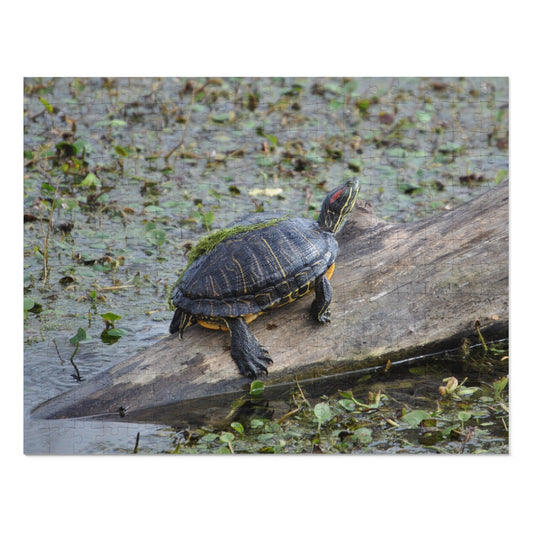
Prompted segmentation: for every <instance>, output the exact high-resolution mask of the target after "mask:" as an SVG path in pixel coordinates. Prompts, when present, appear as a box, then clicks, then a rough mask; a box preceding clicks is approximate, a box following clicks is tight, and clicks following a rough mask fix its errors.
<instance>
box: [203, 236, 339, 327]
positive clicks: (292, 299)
mask: <svg viewBox="0 0 533 533" xmlns="http://www.w3.org/2000/svg"><path fill="white" fill-rule="evenodd" d="M263 240H264V239H263ZM265 242H266V241H265ZM267 244H268V243H267ZM269 248H270V246H269ZM239 267H240V265H239ZM280 268H281V266H280ZM334 270H335V263H333V264H332V265H331V266H330V267H329V268H328V269H327V270H326V272H325V273H324V275H325V276H326V278H328V279H330V278H331V276H332V275H333V271H334ZM310 287H311V283H310V282H309V283H307V290H306V291H305V292H304V293H302V294H298V293H297V292H296V293H293V294H288V295H287V296H285V297H284V298H282V300H281V301H280V302H278V303H277V304H276V305H273V306H272V307H271V308H276V307H282V306H284V305H286V304H288V303H291V302H295V301H296V300H298V299H300V298H301V297H302V296H306V295H307V294H308V293H310V292H312V290H311V288H310ZM313 290H314V289H313ZM295 295H296V296H295ZM262 314H263V313H262V312H260V313H250V314H248V315H244V316H243V318H244V320H245V321H246V323H247V324H249V323H250V322H252V321H254V320H255V319H256V318H257V317H258V316H259V315H262ZM197 322H198V324H200V326H202V327H204V328H207V329H216V330H222V331H228V328H227V327H226V326H225V325H224V323H223V322H216V321H214V320H213V321H210V320H208V319H206V318H198V319H197Z"/></svg>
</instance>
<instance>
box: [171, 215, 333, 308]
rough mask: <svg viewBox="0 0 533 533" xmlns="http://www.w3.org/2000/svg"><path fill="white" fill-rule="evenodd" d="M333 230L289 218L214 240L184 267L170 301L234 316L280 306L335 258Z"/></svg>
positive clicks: (310, 284)
mask: <svg viewBox="0 0 533 533" xmlns="http://www.w3.org/2000/svg"><path fill="white" fill-rule="evenodd" d="M337 251H338V244H337V241H336V240H335V237H334V235H333V234H332V233H329V232H326V231H322V230H321V229H320V228H319V227H318V224H317V222H315V221H314V220H311V219H305V218H288V219H284V220H280V221H279V222H276V223H275V224H273V225H270V226H267V227H263V228H260V229H255V230H251V231H245V232H243V233H238V234H236V235H233V236H231V237H227V238H226V239H224V240H223V241H221V242H220V243H218V244H217V245H216V246H215V247H214V248H213V249H212V250H211V251H210V252H208V253H206V254H205V255H202V256H200V257H199V258H198V259H197V260H196V261H194V262H193V263H192V265H191V266H190V267H189V268H188V269H187V270H186V272H185V273H184V275H183V277H182V278H181V280H180V283H179V284H178V285H177V286H176V287H175V288H174V291H173V293H172V303H173V304H174V305H175V306H176V307H177V308H179V309H182V310H184V311H186V312H188V313H190V314H192V315H195V316H201V317H237V316H245V315H249V314H256V313H261V312H262V311H264V310H266V309H269V308H272V307H278V306H280V305H283V304H285V303H287V302H290V301H292V300H294V299H296V298H298V297H300V296H303V295H304V294H307V293H308V292H309V291H311V290H313V288H314V284H315V280H316V279H317V278H318V277H320V276H322V275H323V274H325V273H326V271H327V270H328V269H329V268H330V267H331V266H332V265H333V263H334V262H335V259H336V257H337Z"/></svg>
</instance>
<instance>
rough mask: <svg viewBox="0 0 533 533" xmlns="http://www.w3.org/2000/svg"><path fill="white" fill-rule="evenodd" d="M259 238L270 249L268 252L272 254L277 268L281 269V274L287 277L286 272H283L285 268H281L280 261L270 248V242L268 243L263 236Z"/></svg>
mask: <svg viewBox="0 0 533 533" xmlns="http://www.w3.org/2000/svg"><path fill="white" fill-rule="evenodd" d="M261 240H262V241H263V242H264V243H265V244H266V245H267V247H268V249H269V250H270V253H271V254H272V257H273V258H274V259H275V260H276V263H277V264H278V266H279V269H280V270H281V275H282V276H283V277H284V278H285V277H287V274H285V270H283V267H282V266H281V263H280V262H279V260H278V258H277V256H276V254H275V253H274V250H272V248H271V247H270V244H268V241H267V240H266V239H265V238H264V237H261Z"/></svg>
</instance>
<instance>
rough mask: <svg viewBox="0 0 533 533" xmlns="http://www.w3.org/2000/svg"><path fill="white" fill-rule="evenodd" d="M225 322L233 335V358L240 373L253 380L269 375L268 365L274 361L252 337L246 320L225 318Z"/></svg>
mask: <svg viewBox="0 0 533 533" xmlns="http://www.w3.org/2000/svg"><path fill="white" fill-rule="evenodd" d="M223 320H224V322H225V323H226V326H227V327H228V330H229V332H230V335H231V357H233V360H234V361H235V363H237V366H238V367H239V372H240V373H241V374H242V375H243V376H246V377H250V378H252V379H255V378H256V377H257V376H258V374H261V373H265V374H268V370H267V367H266V365H267V364H271V363H272V359H271V358H270V357H269V356H268V352H267V350H265V348H263V347H262V346H261V345H260V344H259V341H258V340H257V339H256V338H255V337H254V336H253V335H252V332H251V331H250V329H249V328H248V325H247V324H246V321H245V320H244V318H242V317H224V319H223Z"/></svg>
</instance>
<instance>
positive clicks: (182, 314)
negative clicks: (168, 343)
mask: <svg viewBox="0 0 533 533" xmlns="http://www.w3.org/2000/svg"><path fill="white" fill-rule="evenodd" d="M195 322H196V318H194V316H193V315H191V314H190V313H187V312H186V311H184V310H183V309H180V308H178V309H176V312H175V313H174V317H173V318H172V322H171V323H170V327H169V328H168V330H169V332H170V333H176V331H177V332H178V335H179V338H180V339H181V338H182V337H183V332H184V331H185V329H186V328H188V327H189V326H192V325H193V324H194V323H195Z"/></svg>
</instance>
